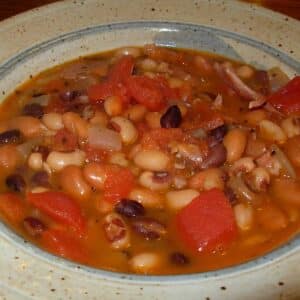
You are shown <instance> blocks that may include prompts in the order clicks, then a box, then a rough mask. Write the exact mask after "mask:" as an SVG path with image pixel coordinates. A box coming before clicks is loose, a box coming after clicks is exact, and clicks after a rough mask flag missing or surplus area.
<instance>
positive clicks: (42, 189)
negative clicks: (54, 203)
mask: <svg viewBox="0 0 300 300" xmlns="http://www.w3.org/2000/svg"><path fill="white" fill-rule="evenodd" d="M47 191H49V189H47V188H45V187H44V186H36V187H34V188H33V189H31V191H30V192H31V193H33V194H38V193H44V192H47Z"/></svg>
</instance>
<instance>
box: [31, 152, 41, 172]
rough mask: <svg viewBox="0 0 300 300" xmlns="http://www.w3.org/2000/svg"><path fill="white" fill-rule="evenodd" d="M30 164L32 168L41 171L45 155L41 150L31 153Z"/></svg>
mask: <svg viewBox="0 0 300 300" xmlns="http://www.w3.org/2000/svg"><path fill="white" fill-rule="evenodd" d="M28 166H29V168H31V169H32V170H35V171H39V170H42V168H43V156H42V153H40V152H33V153H31V154H30V155H29V158H28Z"/></svg>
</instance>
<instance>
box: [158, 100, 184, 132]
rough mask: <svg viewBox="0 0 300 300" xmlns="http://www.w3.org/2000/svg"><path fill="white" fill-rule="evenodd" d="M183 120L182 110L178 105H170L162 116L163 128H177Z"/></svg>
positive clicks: (161, 123)
mask: <svg viewBox="0 0 300 300" xmlns="http://www.w3.org/2000/svg"><path fill="white" fill-rule="evenodd" d="M181 121H182V117H181V112H180V109H179V107H178V106H177V105H172V106H170V107H169V108H168V109H167V111H166V112H165V113H164V114H163V115H162V116H161V118H160V125H161V127H162V128H177V127H179V126H180V124H181Z"/></svg>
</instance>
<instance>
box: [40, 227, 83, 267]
mask: <svg viewBox="0 0 300 300" xmlns="http://www.w3.org/2000/svg"><path fill="white" fill-rule="evenodd" d="M41 243H42V245H43V247H45V249H46V250H48V251H49V252H51V253H53V254H56V255H59V256H62V257H65V258H67V259H70V260H75V261H78V262H86V261H87V253H86V251H85V249H84V248H83V246H82V244H81V242H80V240H79V239H78V238H75V237H73V236H72V235H70V233H67V232H66V231H62V230H58V229H48V230H46V231H44V232H43V234H42V236H41Z"/></svg>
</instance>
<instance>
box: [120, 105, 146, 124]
mask: <svg viewBox="0 0 300 300" xmlns="http://www.w3.org/2000/svg"><path fill="white" fill-rule="evenodd" d="M146 112H147V109H146V107H145V106H143V105H141V104H136V105H133V106H131V107H129V108H128V109H127V110H126V111H125V112H124V116H125V117H126V118H128V119H129V120H131V121H133V122H139V121H141V120H143V118H144V116H145V114H146Z"/></svg>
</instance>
